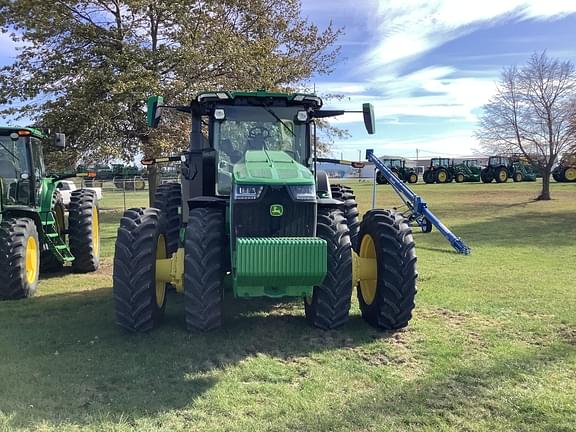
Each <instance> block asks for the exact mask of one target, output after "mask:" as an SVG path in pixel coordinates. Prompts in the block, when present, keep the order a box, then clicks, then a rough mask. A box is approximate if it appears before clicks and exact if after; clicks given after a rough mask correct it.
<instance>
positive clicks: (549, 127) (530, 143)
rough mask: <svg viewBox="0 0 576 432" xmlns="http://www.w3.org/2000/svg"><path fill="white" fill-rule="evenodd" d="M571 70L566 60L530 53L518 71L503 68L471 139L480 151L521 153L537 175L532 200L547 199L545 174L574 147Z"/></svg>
mask: <svg viewBox="0 0 576 432" xmlns="http://www.w3.org/2000/svg"><path fill="white" fill-rule="evenodd" d="M575 96H576V70H575V68H574V64H573V63H571V62H570V61H561V60H559V59H553V58H550V57H548V56H547V54H546V52H543V53H540V54H533V55H532V57H530V59H529V61H528V63H527V64H526V65H524V66H522V67H520V68H518V67H516V66H512V67H508V68H505V69H504V70H503V71H502V76H501V78H500V81H499V82H498V83H497V85H496V94H495V95H494V96H493V97H492V98H491V99H490V101H489V102H488V104H486V105H484V112H483V114H482V115H481V117H480V126H479V128H478V130H477V131H476V136H477V138H478V139H479V140H480V142H481V144H482V147H483V148H484V150H485V151H488V152H495V153H500V154H507V155H511V154H522V155H523V156H524V157H525V158H526V159H528V161H529V162H530V163H531V164H532V165H534V166H537V167H538V168H539V169H540V171H541V172H542V191H541V192H540V195H539V196H538V198H537V199H540V200H549V199H550V173H551V172H552V168H553V167H554V164H555V163H556V161H557V160H558V156H559V155H560V154H562V153H564V152H566V151H569V150H570V149H571V148H574V147H575V146H576V134H574V129H573V126H574V125H573V124H572V120H573V119H574V118H575V115H576V107H575V105H574V97H575Z"/></svg>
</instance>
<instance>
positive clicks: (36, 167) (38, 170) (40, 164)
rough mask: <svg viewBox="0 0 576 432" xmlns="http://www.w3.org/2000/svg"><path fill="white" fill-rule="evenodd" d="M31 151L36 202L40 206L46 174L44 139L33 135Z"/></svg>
mask: <svg viewBox="0 0 576 432" xmlns="http://www.w3.org/2000/svg"><path fill="white" fill-rule="evenodd" d="M30 153H31V162H32V166H31V168H32V175H33V181H34V192H33V196H34V203H35V204H36V206H37V207H38V206H40V198H41V196H42V179H43V178H44V176H45V174H46V168H45V166H44V156H43V154H42V141H40V140H39V139H38V138H34V137H32V138H31V139H30Z"/></svg>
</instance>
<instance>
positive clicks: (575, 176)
mask: <svg viewBox="0 0 576 432" xmlns="http://www.w3.org/2000/svg"><path fill="white" fill-rule="evenodd" d="M564 177H566V180H568V181H574V180H576V168H568V169H567V170H566V171H565V172H564Z"/></svg>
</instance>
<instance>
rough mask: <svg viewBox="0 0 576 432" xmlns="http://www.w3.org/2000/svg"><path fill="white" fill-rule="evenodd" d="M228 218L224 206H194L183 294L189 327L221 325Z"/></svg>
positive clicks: (187, 245)
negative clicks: (226, 221)
mask: <svg viewBox="0 0 576 432" xmlns="http://www.w3.org/2000/svg"><path fill="white" fill-rule="evenodd" d="M225 237H226V236H225V222H224V210H223V209H221V208H195V209H192V210H191V211H190V218H189V220H188V227H187V228H186V241H185V259H184V295H185V309H186V327H187V328H188V330H189V331H194V330H199V331H210V330H214V329H216V328H218V327H220V326H221V325H222V299H223V289H222V288H223V287H222V281H223V278H224V271H225V268H226V267H225V262H224V256H225V255H226V254H225V253H224V252H225V247H226V245H225Z"/></svg>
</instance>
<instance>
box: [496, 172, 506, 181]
mask: <svg viewBox="0 0 576 432" xmlns="http://www.w3.org/2000/svg"><path fill="white" fill-rule="evenodd" d="M498 177H500V180H502V181H504V180H506V178H507V177H508V174H506V171H504V170H502V171H500V174H498Z"/></svg>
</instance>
